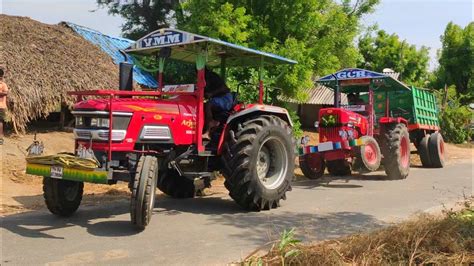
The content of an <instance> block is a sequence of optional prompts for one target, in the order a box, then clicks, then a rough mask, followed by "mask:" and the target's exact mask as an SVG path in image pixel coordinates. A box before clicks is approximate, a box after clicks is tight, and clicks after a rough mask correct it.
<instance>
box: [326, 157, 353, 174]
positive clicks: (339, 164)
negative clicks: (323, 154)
mask: <svg viewBox="0 0 474 266" xmlns="http://www.w3.org/2000/svg"><path fill="white" fill-rule="evenodd" d="M326 166H327V167H328V172H329V174H330V175H332V176H348V175H351V174H352V170H351V166H350V164H349V163H348V162H347V161H346V160H344V159H339V160H333V161H327V162H326Z"/></svg>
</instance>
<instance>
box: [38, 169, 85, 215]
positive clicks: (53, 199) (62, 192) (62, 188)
mask: <svg viewBox="0 0 474 266" xmlns="http://www.w3.org/2000/svg"><path fill="white" fill-rule="evenodd" d="M83 193H84V183H83V182H76V181H69V180H62V179H54V178H50V177H44V178H43V197H44V201H45V202H46V207H48V210H49V211H50V212H51V213H53V214H55V215H59V216H64V217H67V216H71V215H72V214H73V213H74V212H76V210H77V209H78V208H79V205H81V200H82V194H83Z"/></svg>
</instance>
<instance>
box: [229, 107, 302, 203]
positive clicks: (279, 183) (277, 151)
mask: <svg viewBox="0 0 474 266" xmlns="http://www.w3.org/2000/svg"><path fill="white" fill-rule="evenodd" d="M228 137H229V138H230V139H227V140H226V143H227V144H228V146H227V147H225V149H224V154H223V158H225V159H224V160H223V164H224V169H223V174H224V176H225V178H226V180H225V183H224V185H225V187H226V188H227V189H228V190H229V195H230V196H231V198H232V199H234V200H235V201H236V202H237V203H238V204H239V205H240V206H242V207H243V208H245V209H248V210H254V211H260V210H266V209H271V208H277V207H278V206H279V202H280V200H281V199H286V194H285V193H286V192H287V191H289V190H291V180H292V178H293V175H294V173H293V171H294V163H295V157H294V154H295V146H296V140H295V138H293V135H292V130H291V128H290V127H289V126H288V124H287V123H286V122H285V121H283V120H282V119H280V118H278V117H275V116H270V115H261V116H258V117H253V118H250V119H248V120H247V121H244V122H243V123H241V124H239V125H237V126H236V128H235V129H232V130H231V132H229V136H228Z"/></svg>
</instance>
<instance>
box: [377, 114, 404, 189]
mask: <svg viewBox="0 0 474 266" xmlns="http://www.w3.org/2000/svg"><path fill="white" fill-rule="evenodd" d="M384 135H385V140H384V141H385V143H383V145H382V154H383V156H384V159H383V164H384V168H385V173H386V174H387V176H388V179H391V180H396V179H405V178H406V177H407V176H408V173H409V172H410V136H409V134H408V129H407V127H406V126H405V124H401V123H400V124H396V125H392V126H389V128H386V129H385V130H384Z"/></svg>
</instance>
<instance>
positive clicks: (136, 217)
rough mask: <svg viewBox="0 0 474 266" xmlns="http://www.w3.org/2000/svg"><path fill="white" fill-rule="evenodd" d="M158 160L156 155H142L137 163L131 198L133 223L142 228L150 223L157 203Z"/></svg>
mask: <svg viewBox="0 0 474 266" xmlns="http://www.w3.org/2000/svg"><path fill="white" fill-rule="evenodd" d="M157 174H158V160H157V159H156V157H154V156H149V155H146V156H142V157H141V158H140V160H139V161H138V164H137V171H136V174H135V178H134V180H133V189H132V198H131V200H130V217H131V221H132V224H133V225H135V226H136V227H137V228H139V229H140V230H143V229H145V227H146V226H147V225H148V224H149V223H150V220H151V215H152V212H153V206H154V204H155V190H156V177H157Z"/></svg>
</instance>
